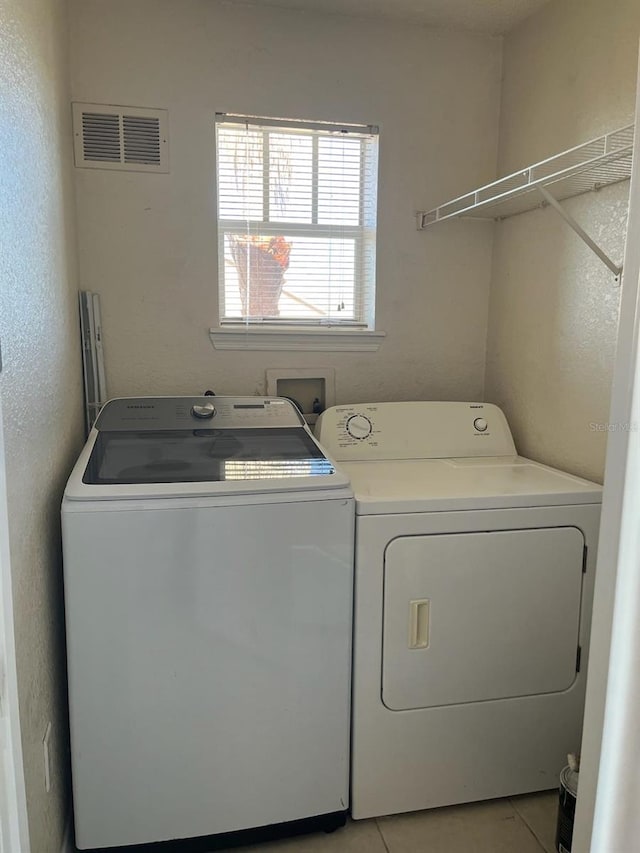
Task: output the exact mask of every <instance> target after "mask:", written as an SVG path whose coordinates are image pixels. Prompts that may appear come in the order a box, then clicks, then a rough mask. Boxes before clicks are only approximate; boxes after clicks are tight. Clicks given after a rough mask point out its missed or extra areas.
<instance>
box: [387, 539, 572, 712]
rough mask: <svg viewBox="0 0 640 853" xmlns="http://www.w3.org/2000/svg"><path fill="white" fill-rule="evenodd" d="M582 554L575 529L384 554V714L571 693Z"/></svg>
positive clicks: (426, 544) (398, 544)
mask: <svg viewBox="0 0 640 853" xmlns="http://www.w3.org/2000/svg"><path fill="white" fill-rule="evenodd" d="M583 549H584V538H583V536H582V533H581V532H580V531H579V530H578V529H577V528H575V527H560V528H543V529H531V530H508V531H492V532H487V533H458V534H453V535H431V536H406V537H400V538H398V539H394V540H393V541H392V542H391V543H390V544H389V545H388V546H387V549H386V553H385V577H384V639H383V666H382V699H383V702H384V704H385V705H386V706H387V707H388V708H390V709H392V710H398V711H399V710H405V709H410V708H427V707H433V706H437V705H453V704H458V703H463V702H481V701H486V700H491V699H505V698H508V697H517V696H529V695H534V694H539V693H555V692H558V691H562V690H566V689H567V688H568V687H570V686H571V684H572V683H573V681H574V679H575V676H576V655H577V647H578V630H579V623H580V601H581V594H582V577H583V575H582V561H583Z"/></svg>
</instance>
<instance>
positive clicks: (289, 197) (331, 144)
mask: <svg viewBox="0 0 640 853" xmlns="http://www.w3.org/2000/svg"><path fill="white" fill-rule="evenodd" d="M377 139H378V137H377V128H373V127H365V126H361V125H349V126H339V127H338V126H334V125H331V124H324V123H311V122H298V121H286V120H279V119H263V118H254V117H251V118H249V117H246V116H233V115H228V114H224V115H218V116H217V120H216V149H217V175H218V241H219V243H218V258H219V282H220V318H219V319H220V324H221V326H222V327H224V326H233V325H235V326H236V327H237V326H238V325H240V324H242V325H243V326H245V327H246V326H247V325H249V326H251V327H255V328H256V329H259V328H261V327H263V328H264V327H268V328H272V329H273V328H279V329H282V330H286V329H287V328H288V327H295V328H298V330H299V328H300V327H308V328H309V327H316V329H328V328H340V327H341V328H346V329H351V330H352V331H359V332H366V331H367V330H368V329H372V328H373V314H374V295H375V293H374V288H375V237H376V189H377V186H376V185H377Z"/></svg>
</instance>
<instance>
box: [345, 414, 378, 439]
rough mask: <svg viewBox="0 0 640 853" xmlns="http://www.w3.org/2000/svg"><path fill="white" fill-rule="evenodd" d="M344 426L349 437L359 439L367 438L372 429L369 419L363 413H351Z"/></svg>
mask: <svg viewBox="0 0 640 853" xmlns="http://www.w3.org/2000/svg"><path fill="white" fill-rule="evenodd" d="M346 427H347V432H348V433H349V435H350V436H351V438H357V439H358V440H360V441H362V439H364V438H369V436H370V435H371V430H372V429H373V427H372V425H371V421H370V420H369V418H366V417H365V416H364V415H352V416H351V417H350V418H349V419H348V421H347V424H346Z"/></svg>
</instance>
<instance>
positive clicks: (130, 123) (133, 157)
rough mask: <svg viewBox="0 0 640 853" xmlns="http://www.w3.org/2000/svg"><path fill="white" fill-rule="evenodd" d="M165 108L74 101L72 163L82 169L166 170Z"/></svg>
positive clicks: (167, 159)
mask: <svg viewBox="0 0 640 853" xmlns="http://www.w3.org/2000/svg"><path fill="white" fill-rule="evenodd" d="M167 125H168V121H167V111H166V110H149V109H145V108H143V107H120V106H110V105H106V104H78V103H75V104H73V141H74V152H75V163H76V166H79V167H81V168H84V169H124V170H127V171H132V172H168V171H169V144H168V138H167Z"/></svg>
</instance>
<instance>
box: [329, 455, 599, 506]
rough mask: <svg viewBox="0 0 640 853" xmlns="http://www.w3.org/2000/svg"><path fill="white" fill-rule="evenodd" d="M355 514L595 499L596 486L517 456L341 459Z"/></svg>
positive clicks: (542, 503) (596, 496)
mask: <svg viewBox="0 0 640 853" xmlns="http://www.w3.org/2000/svg"><path fill="white" fill-rule="evenodd" d="M340 467H341V468H342V470H343V471H344V472H345V474H347V476H348V477H349V479H350V480H351V486H352V488H353V491H354V492H355V496H356V511H357V513H358V514H359V515H383V514H384V515H386V514H389V513H411V512H439V511H450V510H473V509H494V508H496V509H501V508H509V507H532V506H556V505H567V504H591V503H600V502H601V500H602V487H601V486H599V485H597V484H596V483H591V482H589V481H588V480H582V479H580V478H579V477H574V476H572V475H571V474H565V473H564V472H563V471H557V470H556V469H554V468H548V467H547V466H546V465H541V464H540V463H538V462H533V461H532V460H530V459H525V458H523V457H522V456H497V457H480V458H473V457H469V458H462V459H406V460H396V461H381V462H343V463H341V466H340Z"/></svg>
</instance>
